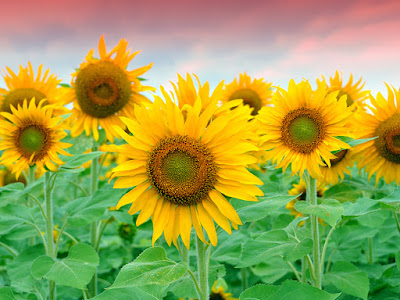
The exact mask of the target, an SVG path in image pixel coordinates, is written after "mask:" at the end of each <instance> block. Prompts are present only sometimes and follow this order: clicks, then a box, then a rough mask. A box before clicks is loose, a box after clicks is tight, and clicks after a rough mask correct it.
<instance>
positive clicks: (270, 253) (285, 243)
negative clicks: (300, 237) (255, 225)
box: [236, 229, 298, 268]
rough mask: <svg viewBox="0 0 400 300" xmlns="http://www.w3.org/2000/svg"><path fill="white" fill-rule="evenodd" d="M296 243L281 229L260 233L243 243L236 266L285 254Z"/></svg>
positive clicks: (252, 263)
mask: <svg viewBox="0 0 400 300" xmlns="http://www.w3.org/2000/svg"><path fill="white" fill-rule="evenodd" d="M297 243H298V242H297V241H296V240H295V239H294V238H292V237H289V235H288V234H287V232H286V231H285V230H282V229H278V230H272V231H268V232H265V233H262V234H261V235H259V236H258V237H256V238H255V239H249V240H247V241H246V242H245V243H244V245H243V252H242V257H241V261H240V262H239V264H238V265H237V266H236V267H237V268H244V267H248V266H252V265H256V264H258V263H261V262H263V261H266V260H267V259H269V258H270V257H274V256H278V255H281V256H285V255H287V254H288V253H290V251H292V250H293V249H294V248H295V246H296V244H297Z"/></svg>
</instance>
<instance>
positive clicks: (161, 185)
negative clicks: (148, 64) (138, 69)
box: [112, 94, 263, 248]
mask: <svg viewBox="0 0 400 300" xmlns="http://www.w3.org/2000/svg"><path fill="white" fill-rule="evenodd" d="M164 96H165V101H166V102H164V101H163V100H162V99H161V98H160V97H158V96H155V101H154V104H153V105H149V106H148V107H143V106H142V107H135V111H136V120H133V119H128V118H121V119H122V121H123V122H124V123H125V124H126V125H127V127H128V129H129V131H130V132H132V133H133V136H131V135H128V134H127V133H126V132H125V131H124V130H123V129H122V128H118V127H115V129H116V130H117V131H118V133H119V134H120V135H121V136H122V137H123V139H124V140H125V141H126V142H127V143H128V144H126V145H122V146H115V148H116V150H117V151H118V152H119V153H122V154H124V155H126V156H127V157H128V158H129V160H128V161H127V162H124V163H121V164H120V165H119V166H118V167H116V168H115V169H114V170H113V171H112V172H113V175H112V178H114V177H118V179H117V180H116V181H115V184H114V188H129V187H135V188H134V189H132V190H131V191H130V192H128V193H127V194H125V195H124V196H123V197H122V198H121V199H120V201H119V202H118V204H117V208H118V209H119V208H120V207H122V206H124V205H126V204H131V207H130V209H129V213H130V214H135V213H137V212H139V211H141V212H140V214H139V216H138V218H137V222H136V225H137V226H139V225H141V224H142V223H144V222H145V221H147V219H148V218H149V217H150V216H151V218H152V222H153V245H154V242H155V241H156V240H157V239H158V238H159V237H160V236H161V234H162V233H163V232H164V237H165V239H166V241H167V243H168V244H169V245H171V242H174V244H175V245H176V241H177V238H178V236H179V235H180V236H181V237H182V240H183V242H184V244H185V246H186V247H187V248H189V246H190V233H191V229H192V225H193V227H194V229H195V231H196V233H197V235H198V237H199V238H200V239H201V240H202V241H203V242H206V239H205V237H204V235H203V229H202V227H204V229H205V230H206V232H207V234H208V237H209V239H210V241H211V244H212V245H216V244H217V233H216V230H215V225H214V221H215V222H216V223H217V224H218V225H219V226H221V228H223V229H224V230H225V231H226V232H228V233H229V234H230V233H231V224H232V226H233V227H234V228H236V229H237V225H240V224H241V221H240V219H239V216H238V214H237V213H236V211H235V209H234V208H233V206H232V205H231V204H230V203H229V201H228V200H227V199H226V198H225V196H224V195H226V196H228V197H234V198H238V199H242V200H246V201H257V198H256V197H255V196H261V195H263V193H262V191H261V190H260V189H259V188H258V187H256V186H255V184H258V185H261V184H263V183H262V181H261V180H260V179H259V178H257V177H256V176H254V175H253V174H251V173H250V172H249V171H247V170H246V168H245V167H244V166H245V165H247V164H249V163H254V162H255V159H254V158H253V157H251V156H249V155H247V154H246V153H247V152H248V151H254V150H256V149H257V148H256V147H255V146H254V145H252V144H251V143H249V142H246V141H245V140H244V139H243V136H246V128H247V123H248V120H249V118H250V115H249V114H243V113H242V110H240V109H235V110H232V111H231V112H230V113H226V114H224V115H223V116H220V117H218V118H216V119H215V120H214V121H212V122H211V123H210V119H211V117H212V116H213V115H214V113H215V111H216V110H217V109H218V107H217V101H216V100H215V101H214V102H213V103H212V104H210V105H209V106H208V107H207V109H206V110H204V111H203V112H201V108H202V104H201V98H200V97H197V100H196V101H195V103H194V106H193V107H192V106H188V108H187V111H186V118H184V116H183V113H182V111H181V110H180V109H179V107H178V106H177V105H176V104H174V103H173V101H172V99H171V98H170V97H169V96H168V94H165V95H164ZM149 128H152V130H149ZM230 222H231V224H230Z"/></svg>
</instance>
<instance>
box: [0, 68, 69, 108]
mask: <svg viewBox="0 0 400 300" xmlns="http://www.w3.org/2000/svg"><path fill="white" fill-rule="evenodd" d="M6 69H7V72H8V74H7V72H5V75H4V76H3V79H4V82H5V83H6V85H7V88H8V90H7V89H1V88H0V111H4V112H8V113H11V105H12V106H14V107H17V106H18V105H21V106H22V105H23V102H24V100H25V99H27V100H28V101H30V100H31V99H32V98H35V99H36V105H38V104H39V102H40V101H42V100H43V99H46V101H45V104H52V105H55V107H54V109H53V111H54V113H55V114H56V115H60V114H62V113H65V112H66V111H67V109H65V108H63V107H62V105H63V104H64V103H63V102H62V99H61V98H60V95H59V91H60V88H58V84H59V83H60V82H61V79H58V78H57V76H56V75H54V74H51V75H49V73H50V70H49V69H47V70H46V71H44V73H43V74H42V70H43V65H40V66H39V68H38V71H37V73H36V76H35V72H34V70H33V68H32V65H31V63H30V62H28V66H27V67H26V68H24V67H22V66H19V72H18V75H17V74H15V73H14V72H13V71H12V70H11V69H10V68H9V67H6ZM42 75H43V76H42Z"/></svg>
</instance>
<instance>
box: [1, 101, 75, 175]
mask: <svg viewBox="0 0 400 300" xmlns="http://www.w3.org/2000/svg"><path fill="white" fill-rule="evenodd" d="M44 102H45V100H42V101H40V102H39V104H38V105H37V106H36V101H35V99H34V98H32V100H31V101H30V103H29V106H28V102H27V101H24V104H23V106H22V107H21V106H20V105H18V109H15V108H14V107H13V106H11V111H12V114H10V113H7V112H3V113H1V115H2V116H3V117H4V118H5V119H6V120H0V137H1V138H0V150H4V152H3V154H2V156H1V158H0V163H2V164H4V165H7V166H10V167H11V169H12V172H13V173H16V177H17V178H18V177H19V175H20V174H21V172H22V171H23V170H25V169H27V168H28V167H29V166H33V165H36V167H37V172H45V167H46V168H47V169H49V170H51V171H57V166H56V165H55V164H58V165H62V164H63V162H62V161H61V159H60V158H59V157H58V153H60V154H62V155H69V154H68V153H67V152H65V151H64V150H63V148H67V147H70V146H71V145H70V144H66V143H63V142H60V140H61V139H62V138H63V137H65V136H66V135H67V134H66V133H65V132H64V130H63V129H62V125H61V124H59V123H60V121H61V120H62V118H61V117H52V114H53V108H52V106H50V105H46V106H43V105H44Z"/></svg>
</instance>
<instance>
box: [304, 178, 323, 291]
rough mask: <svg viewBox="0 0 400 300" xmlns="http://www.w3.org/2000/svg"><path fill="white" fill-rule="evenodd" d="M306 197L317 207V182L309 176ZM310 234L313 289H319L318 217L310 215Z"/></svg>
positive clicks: (319, 250)
mask: <svg viewBox="0 0 400 300" xmlns="http://www.w3.org/2000/svg"><path fill="white" fill-rule="evenodd" d="M307 195H308V196H309V198H308V199H309V201H310V203H311V204H312V205H318V201H317V180H316V179H314V178H312V177H311V176H309V180H308V185H307ZM310 220H311V233H312V239H313V261H314V262H313V264H314V287H316V288H318V289H321V287H322V286H321V279H322V278H321V258H320V255H321V249H320V236H319V227H318V217H317V216H315V215H313V214H310Z"/></svg>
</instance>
